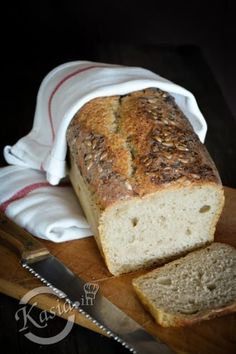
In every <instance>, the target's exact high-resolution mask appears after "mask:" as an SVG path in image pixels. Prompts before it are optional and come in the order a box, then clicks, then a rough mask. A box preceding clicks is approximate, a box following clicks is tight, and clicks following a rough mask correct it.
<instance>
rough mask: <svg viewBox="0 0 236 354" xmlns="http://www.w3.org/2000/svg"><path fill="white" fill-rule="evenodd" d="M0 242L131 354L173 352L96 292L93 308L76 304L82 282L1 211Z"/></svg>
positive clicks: (81, 289)
mask: <svg viewBox="0 0 236 354" xmlns="http://www.w3.org/2000/svg"><path fill="white" fill-rule="evenodd" d="M0 239H1V241H2V242H4V243H5V244H6V243H7V245H8V246H10V247H11V248H14V249H15V250H17V251H18V253H20V256H21V260H20V262H21V265H22V266H23V267H24V268H25V269H26V270H28V271H29V272H30V273H31V274H32V275H34V276H35V277H37V278H38V279H39V280H41V281H42V282H43V283H44V284H45V285H47V286H48V287H50V288H51V289H52V290H53V291H54V292H55V293H56V294H58V295H59V296H60V297H63V298H64V299H65V300H66V301H67V302H69V303H70V304H71V305H72V306H73V307H75V308H76V309H77V310H78V311H79V312H80V313H81V314H83V315H84V316H85V317H86V318H87V319H89V320H91V321H92V322H93V323H94V324H96V325H97V326H98V327H99V328H100V329H101V330H103V331H104V334H107V335H108V336H109V337H112V338H113V339H114V340H116V341H117V342H119V343H120V344H121V345H123V346H124V347H125V348H127V349H129V350H130V352H132V353H140V354H154V353H155V354H173V353H174V352H173V351H172V350H171V349H170V348H169V347H167V345H166V344H164V343H162V342H161V341H160V340H159V339H158V338H154V337H153V336H151V335H150V334H149V333H148V332H147V331H146V330H145V329H144V328H143V327H142V326H140V325H139V324H138V323H137V322H135V321H134V320H133V319H132V318H130V317H129V316H128V315H126V314H125V313H124V312H122V311H121V310H120V309H119V308H118V307H117V306H115V305H114V304H112V303H111V302H110V301H109V300H108V299H106V298H105V297H104V296H103V295H101V293H100V291H99V290H98V292H97V293H96V297H95V298H94V300H93V305H92V306H86V304H84V303H83V302H82V303H79V301H78V300H79V299H80V298H81V297H82V296H83V294H84V285H85V284H86V283H85V281H83V280H82V279H81V278H79V277H78V276H76V275H75V274H74V273H73V272H72V271H71V270H70V269H68V268H67V267H66V266H65V265H64V264H63V263H62V262H60V261H59V260H58V259H57V258H56V257H54V256H53V255H52V254H51V253H50V252H49V250H48V249H47V248H45V247H44V246H43V244H42V243H41V242H40V241H38V240H37V239H35V238H34V237H33V236H32V235H31V234H30V233H28V232H27V231H26V230H24V229H20V228H19V227H18V226H17V225H16V224H15V223H14V222H13V221H11V220H9V219H8V218H7V217H6V216H5V215H4V214H3V213H2V212H1V213H0Z"/></svg>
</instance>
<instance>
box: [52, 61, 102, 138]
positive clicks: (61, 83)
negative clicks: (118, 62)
mask: <svg viewBox="0 0 236 354" xmlns="http://www.w3.org/2000/svg"><path fill="white" fill-rule="evenodd" d="M101 67H102V68H104V67H106V66H105V65H104V66H102V65H92V66H87V67H86V68H83V69H78V70H76V71H74V72H72V73H70V74H69V75H67V76H65V77H64V78H63V79H62V80H61V81H60V82H59V83H58V84H57V85H56V87H55V88H54V90H53V91H52V93H51V95H50V97H49V100H48V116H49V122H50V126H51V131H52V141H54V139H55V130H54V126H53V120H52V99H53V97H54V95H55V93H56V92H57V91H58V89H59V88H60V87H61V86H62V85H63V84H64V82H65V81H67V80H69V79H70V78H72V77H73V76H76V75H78V74H80V73H82V72H84V71H87V70H90V69H94V68H101Z"/></svg>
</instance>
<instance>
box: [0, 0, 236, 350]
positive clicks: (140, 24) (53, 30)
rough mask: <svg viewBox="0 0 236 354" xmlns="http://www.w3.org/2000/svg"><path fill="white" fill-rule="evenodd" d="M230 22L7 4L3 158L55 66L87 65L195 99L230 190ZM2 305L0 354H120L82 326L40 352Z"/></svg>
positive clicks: (141, 7) (222, 6)
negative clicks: (126, 69) (168, 85)
mask: <svg viewBox="0 0 236 354" xmlns="http://www.w3.org/2000/svg"><path fill="white" fill-rule="evenodd" d="M2 6H3V5H2ZM235 18H236V5H235V1H233V0H228V1H225V0H220V1H217V0H216V1H211V0H210V1H206V0H205V1H203V0H198V1H191V0H190V1H184V0H178V1H177V0H176V1H171V0H166V1H163V0H162V1H159V0H156V1H153V0H151V1H141V2H137V1H128V0H126V1H114V0H113V1H108V0H100V1H64V2H63V3H61V2H59V1H45V2H44V1H37V2H36V1H23V2H17V3H16V4H14V3H13V2H10V1H9V2H8V3H7V4H5V6H4V8H3V7H2V8H1V60H2V65H1V68H2V73H1V87H2V93H1V96H0V97H1V129H0V144H1V145H0V148H1V149H0V150H1V151H2V148H3V147H4V146H5V145H6V144H13V143H15V142H16V141H17V140H18V139H19V138H20V137H22V136H23V135H25V134H26V133H28V132H29V130H30V129H31V126H32V122H33V114H34V108H35V100H36V95H37V91H38V88H39V85H40V83H41V81H42V79H43V78H44V76H45V75H46V74H47V73H48V72H49V71H50V70H51V69H53V68H54V67H55V66H57V65H59V64H61V63H64V62H67V61H71V60H83V59H84V60H91V61H102V62H110V63H117V64H124V65H137V66H144V67H147V68H148V69H151V70H153V71H155V72H156V73H158V74H161V75H162V76H165V77H166V78H168V79H170V80H173V81H174V82H176V83H179V84H181V85H183V86H184V87H186V88H187V89H189V90H191V91H192V92H193V93H194V95H195V96H196V98H197V101H198V103H199V107H200V109H201V110H202V112H203V114H204V116H205V118H206V121H207V123H208V134H207V140H206V145H207V148H208V149H209V151H210V153H211V155H212V157H213V159H214V161H215V162H216V165H217V167H218V169H219V171H220V174H221V177H222V181H223V184H224V185H227V186H231V187H236V163H235V162H236V139H235V138H236V137H235V132H236V125H235V122H236V99H235V93H236V68H235V66H236V65H235V63H236V26H235ZM0 162H1V164H2V165H3V164H4V160H3V157H2V153H1V156H0ZM1 301H2V304H1V307H0V325H1V327H2V328H3V329H1V337H0V344H2V345H3V344H5V345H8V351H5V353H13V352H14V353H23V352H24V353H26V354H27V353H32V352H33V351H34V352H35V353H38V352H40V353H49V352H50V353H58V354H59V353H66V352H70V353H72V354H73V353H80V354H83V353H88V352H90V353H98V352H99V351H98V346H102V348H103V351H101V352H103V353H105V352H107V353H108V352H109V353H118V352H119V353H121V352H122V353H123V352H125V351H124V350H123V349H120V348H119V345H118V344H114V343H113V342H111V341H109V340H108V339H105V338H102V337H101V336H99V335H95V334H93V333H91V332H89V331H86V330H84V329H81V328H80V327H79V326H76V328H75V329H73V331H72V333H71V335H70V336H69V337H68V338H67V339H65V340H64V341H63V342H62V343H58V344H57V345H55V346H52V347H48V348H38V347H37V346H36V345H35V346H34V345H33V344H31V343H27V340H26V339H24V337H23V335H21V334H20V333H19V331H18V329H17V325H16V323H15V320H14V313H15V310H16V308H17V306H18V305H17V302H16V301H14V300H12V299H10V298H7V297H5V296H1ZM6 319H7V320H6ZM55 321H56V320H55ZM60 321H63V320H58V322H55V328H57V326H59V327H60V325H61V322H60ZM63 325H64V324H63ZM45 333H46V332H45ZM45 336H47V333H46V334H45ZM11 338H13V339H14V341H13V340H11ZM13 342H15V344H14V345H13Z"/></svg>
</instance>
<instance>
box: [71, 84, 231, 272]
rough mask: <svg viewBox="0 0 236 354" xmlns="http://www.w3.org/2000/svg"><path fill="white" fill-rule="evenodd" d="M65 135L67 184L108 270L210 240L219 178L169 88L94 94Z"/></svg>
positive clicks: (218, 206)
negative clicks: (164, 89)
mask: <svg viewBox="0 0 236 354" xmlns="http://www.w3.org/2000/svg"><path fill="white" fill-rule="evenodd" d="M67 142H68V145H69V155H70V178H71V181H72V184H73V186H74V189H75V192H76V194H77V195H78V197H79V200H80V203H81V205H82V207H83V210H84V212H85V215H86V217H87V219H88V222H89V223H90V225H91V228H92V230H93V233H94V235H95V238H96V241H97V244H98V246H99V249H100V251H101V253H102V255H103V256H104V258H105V261H106V264H107V266H108V269H109V270H110V272H111V273H112V274H114V275H118V274H122V273H126V272H130V271H133V270H136V269H138V268H143V267H147V266H150V265H152V264H160V263H163V262H166V261H167V260H169V259H171V258H174V257H178V256H179V255H182V254H184V253H186V252H187V251H189V250H192V249H195V248H197V247H200V246H203V245H204V244H206V243H209V242H212V241H213V238H214V232H215V226H216V223H217V221H218V218H219V216H220V214H221V211H222V207H223V203H224V194H223V189H222V185H221V182H220V178H219V175H218V173H217V170H216V167H215V165H214V163H213V161H212V160H211V158H210V156H209V154H208V152H207V150H206V148H205V147H204V145H203V144H202V143H201V142H200V141H199V138H198V137H197V135H196V134H195V133H194V131H193V128H192V126H191V124H190V123H189V121H188V119H187V118H186V117H185V116H184V114H183V113H182V111H181V110H180V109H179V107H178V106H177V105H176V103H175V101H174V98H173V97H172V96H170V95H169V94H167V93H166V92H163V91H161V90H159V89H153V88H149V89H146V90H142V91H136V92H132V93H131V94H127V95H124V96H112V97H101V98H96V99H93V100H91V101H89V102H88V103H86V104H85V105H84V106H83V107H82V108H81V109H80V110H79V112H77V114H76V115H75V117H74V118H73V120H72V121H71V123H70V125H69V127H68V130H67Z"/></svg>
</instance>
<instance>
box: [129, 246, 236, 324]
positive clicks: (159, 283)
mask: <svg viewBox="0 0 236 354" xmlns="http://www.w3.org/2000/svg"><path fill="white" fill-rule="evenodd" d="M133 286H134V289H135V291H136V293H137V295H138V297H139V298H140V300H141V302H142V303H143V305H144V306H145V307H146V309H148V310H149V311H150V313H151V314H152V315H153V317H154V318H155V320H156V322H157V323H159V324H160V325H162V326H164V327H170V326H176V327H178V326H183V325H189V324H193V323H196V322H199V321H201V320H206V319H210V318H213V317H216V316H221V315H224V314H226V313H231V312H236V249H235V248H233V247H232V246H229V245H226V244H223V243H217V242H215V243H212V244H211V245H210V246H208V247H206V248H203V249H200V250H198V251H193V252H191V253H189V254H188V255H187V256H185V257H182V258H180V259H178V260H176V261H173V262H170V263H168V264H166V265H164V266H163V267H160V268H157V269H155V270H153V271H151V272H148V273H147V274H145V275H143V276H141V277H138V278H136V279H134V280H133Z"/></svg>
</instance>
